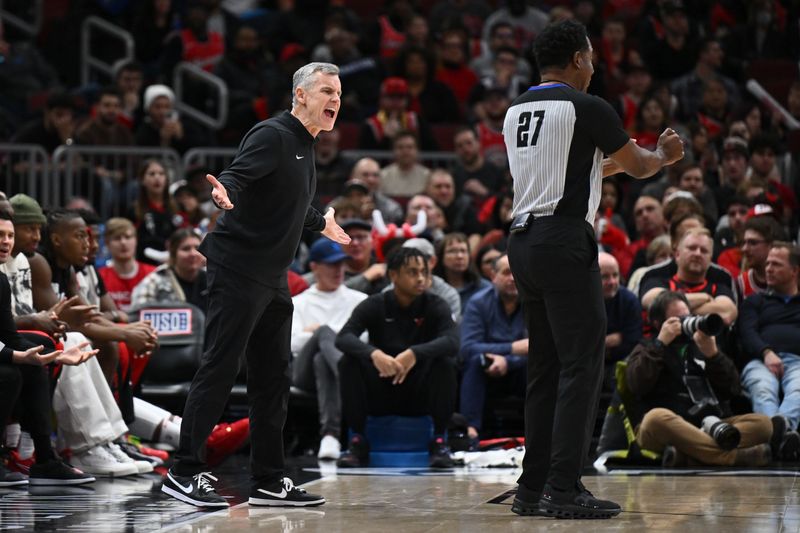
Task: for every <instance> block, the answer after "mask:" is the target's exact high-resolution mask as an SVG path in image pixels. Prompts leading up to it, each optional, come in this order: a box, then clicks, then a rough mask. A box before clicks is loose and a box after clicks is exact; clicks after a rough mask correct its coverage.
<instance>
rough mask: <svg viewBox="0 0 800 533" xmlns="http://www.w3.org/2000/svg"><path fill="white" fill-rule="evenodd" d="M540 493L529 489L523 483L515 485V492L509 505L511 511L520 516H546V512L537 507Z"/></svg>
mask: <svg viewBox="0 0 800 533" xmlns="http://www.w3.org/2000/svg"><path fill="white" fill-rule="evenodd" d="M540 499H541V493H540V492H538V491H535V490H531V489H529V488H528V487H526V486H525V485H523V484H521V483H520V484H519V485H518V486H517V494H516V496H514V503H513V504H512V505H511V511H512V512H514V513H516V514H518V515H520V516H548V515H547V513H545V512H544V511H542V509H541V507H539V500H540Z"/></svg>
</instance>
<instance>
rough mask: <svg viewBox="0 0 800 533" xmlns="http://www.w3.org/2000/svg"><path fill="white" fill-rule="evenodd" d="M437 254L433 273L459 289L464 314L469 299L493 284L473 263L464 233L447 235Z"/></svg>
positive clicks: (438, 245)
mask: <svg viewBox="0 0 800 533" xmlns="http://www.w3.org/2000/svg"><path fill="white" fill-rule="evenodd" d="M436 256H437V257H438V261H437V264H436V267H435V268H434V269H433V273H434V274H436V275H437V276H441V277H442V279H444V280H445V281H446V282H447V283H448V284H449V285H450V286H452V287H453V288H455V289H456V290H457V291H458V294H459V296H460V297H461V312H462V314H463V312H464V308H465V307H466V305H467V302H468V301H469V299H470V298H472V296H473V295H474V294H475V293H477V292H478V291H481V290H483V289H487V288H489V287H491V285H492V284H491V283H490V282H489V281H488V280H486V279H484V278H483V277H481V275H480V274H478V272H477V271H476V270H475V267H474V266H473V265H472V262H471V260H470V257H471V255H470V246H469V240H468V239H467V236H466V235H464V234H463V233H450V234H448V235H445V236H444V239H442V240H441V241H440V242H439V243H438V244H437V248H436Z"/></svg>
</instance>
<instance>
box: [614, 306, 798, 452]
mask: <svg viewBox="0 0 800 533" xmlns="http://www.w3.org/2000/svg"><path fill="white" fill-rule="evenodd" d="M689 314H690V313H689V302H688V300H687V298H686V296H685V295H684V294H682V293H679V292H674V291H664V292H662V293H661V294H659V295H658V296H657V297H656V298H655V300H654V301H653V304H652V305H651V306H650V310H649V316H650V319H651V320H652V322H653V327H654V331H659V333H658V337H657V338H656V339H655V340H652V341H647V342H642V343H639V344H638V345H637V346H636V347H635V348H634V349H633V352H632V353H631V355H630V356H629V358H628V368H627V372H626V381H627V385H628V389H629V390H630V391H631V393H632V394H633V395H634V396H635V397H636V404H637V406H638V407H639V408H640V409H641V410H640V412H639V413H636V412H634V411H635V410H633V409H629V411H630V412H629V414H630V416H631V421H632V422H633V425H634V427H635V428H636V442H637V444H638V445H639V446H641V447H642V448H643V449H647V450H651V451H654V452H659V453H661V452H663V454H664V455H663V459H664V465H665V466H679V465H682V464H687V463H688V462H689V461H691V462H695V463H700V464H707V465H742V466H764V465H767V464H769V462H770V459H771V447H770V442H771V441H770V439H771V438H772V437H773V423H772V421H771V420H770V418H769V417H767V416H765V415H759V414H746V415H741V416H734V417H728V418H724V419H723V420H720V418H722V417H726V416H728V415H729V414H730V413H729V412H728V410H727V408H726V403H725V402H726V401H727V400H729V399H730V398H732V397H733V396H734V395H736V394H738V393H739V391H740V385H739V375H738V373H737V371H736V367H735V366H734V364H733V361H731V360H730V359H729V358H728V357H727V356H726V355H725V354H723V353H720V351H719V350H718V349H717V343H716V341H715V339H714V337H713V336H712V335H711V334H710V333H713V331H711V330H712V329H715V328H708V327H704V329H705V330H706V332H705V333H704V332H703V331H700V330H699V329H696V330H695V328H696V327H697V326H698V322H701V321H698V320H692V319H691V318H690V319H689V320H685V317H688V316H689ZM714 321H717V324H713V322H714ZM687 322H688V323H687ZM709 322H712V324H710V325H711V326H717V328H716V329H721V327H722V324H721V320H720V318H719V317H718V316H717V317H716V318H709V319H707V320H706V325H709V324H708V323H709ZM701 327H703V326H702V325H701ZM693 330H694V331H693ZM687 333H691V336H689V335H687ZM642 413H644V416H643V417H641V414H642ZM637 415H638V416H637ZM700 427H702V429H700ZM781 428H783V426H781ZM775 433H776V434H775V435H774V437H775V439H773V440H772V443H773V445H776V446H779V445H780V443H781V442H782V440H783V438H784V436H785V435H784V434H783V433H784V430H783V429H779V431H776V432H775Z"/></svg>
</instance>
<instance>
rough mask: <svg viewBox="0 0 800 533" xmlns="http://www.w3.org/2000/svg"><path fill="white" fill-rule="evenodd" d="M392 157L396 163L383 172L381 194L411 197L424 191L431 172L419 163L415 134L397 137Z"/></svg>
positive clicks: (393, 145) (404, 133)
mask: <svg viewBox="0 0 800 533" xmlns="http://www.w3.org/2000/svg"><path fill="white" fill-rule="evenodd" d="M392 156H393V159H394V162H393V163H392V164H391V165H389V166H387V167H385V168H384V169H383V170H382V171H381V192H383V193H384V194H388V195H389V196H399V197H410V196H414V195H415V194H418V193H421V192H422V191H424V190H425V186H426V185H427V184H428V176H429V175H430V173H431V171H430V170H429V169H428V168H426V167H425V166H423V165H421V164H420V163H419V146H418V144H417V138H416V137H415V136H414V134H413V133H411V132H402V133H398V134H397V135H396V136H395V138H394V141H393V143H392Z"/></svg>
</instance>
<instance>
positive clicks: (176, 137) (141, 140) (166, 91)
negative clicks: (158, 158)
mask: <svg viewBox="0 0 800 533" xmlns="http://www.w3.org/2000/svg"><path fill="white" fill-rule="evenodd" d="M144 114H145V118H144V120H143V121H142V124H141V125H140V126H139V129H137V130H136V144H137V145H139V146H161V147H165V148H174V149H175V150H177V151H178V152H180V153H183V152H185V151H187V150H188V149H189V148H193V147H195V146H210V145H212V144H213V139H212V138H211V134H210V132H208V131H206V130H204V129H203V128H201V127H200V126H198V125H196V124H195V123H194V122H191V121H189V120H187V119H185V118H180V117H179V116H178V112H177V111H176V110H175V93H174V92H172V89H170V88H169V87H167V86H166V85H160V84H157V85H150V86H149V87H148V88H147V89H145V91H144Z"/></svg>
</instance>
